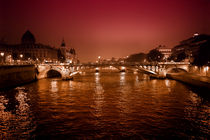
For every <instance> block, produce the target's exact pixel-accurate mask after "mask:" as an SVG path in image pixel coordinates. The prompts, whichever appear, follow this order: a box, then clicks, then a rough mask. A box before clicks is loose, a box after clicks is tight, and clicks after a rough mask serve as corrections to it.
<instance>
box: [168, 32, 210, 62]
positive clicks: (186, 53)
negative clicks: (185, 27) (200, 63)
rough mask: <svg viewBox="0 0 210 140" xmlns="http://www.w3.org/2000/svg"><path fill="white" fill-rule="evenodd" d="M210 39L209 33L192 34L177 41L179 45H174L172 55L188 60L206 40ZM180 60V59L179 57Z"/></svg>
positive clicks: (195, 54)
mask: <svg viewBox="0 0 210 140" xmlns="http://www.w3.org/2000/svg"><path fill="white" fill-rule="evenodd" d="M209 40H210V36H209V35H205V34H200V35H199V34H198V33H196V34H194V35H193V36H192V37H190V38H188V39H186V40H183V41H181V42H180V43H179V45H177V46H175V47H174V48H173V49H172V57H173V58H174V59H175V60H176V59H179V57H181V58H185V59H184V60H183V61H190V62H192V61H193V60H194V57H195V56H197V54H198V52H199V50H200V46H201V45H202V44H204V43H206V42H207V41H209ZM180 60H181V59H180Z"/></svg>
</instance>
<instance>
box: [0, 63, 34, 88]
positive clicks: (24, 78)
mask: <svg viewBox="0 0 210 140" xmlns="http://www.w3.org/2000/svg"><path fill="white" fill-rule="evenodd" d="M35 80H36V68H35V66H34V65H3V66H0V90H4V89H8V88H12V87H16V86H18V85H22V84H26V83H30V82H32V81H35Z"/></svg>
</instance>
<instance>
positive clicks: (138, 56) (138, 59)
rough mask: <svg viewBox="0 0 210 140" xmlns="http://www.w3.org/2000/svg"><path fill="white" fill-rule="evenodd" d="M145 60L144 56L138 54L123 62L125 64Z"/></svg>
mask: <svg viewBox="0 0 210 140" xmlns="http://www.w3.org/2000/svg"><path fill="white" fill-rule="evenodd" d="M145 58H146V54H144V53H138V54H132V55H130V56H129V57H128V58H127V59H126V60H125V61H126V62H144V59H145Z"/></svg>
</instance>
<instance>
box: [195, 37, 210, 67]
mask: <svg viewBox="0 0 210 140" xmlns="http://www.w3.org/2000/svg"><path fill="white" fill-rule="evenodd" d="M209 53H210V40H208V41H207V42H205V43H204V44H202V45H201V46H200V48H199V51H198V53H197V54H196V55H195V56H194V61H193V64H194V65H197V66H203V65H207V64H208V63H209V62H210V55H209Z"/></svg>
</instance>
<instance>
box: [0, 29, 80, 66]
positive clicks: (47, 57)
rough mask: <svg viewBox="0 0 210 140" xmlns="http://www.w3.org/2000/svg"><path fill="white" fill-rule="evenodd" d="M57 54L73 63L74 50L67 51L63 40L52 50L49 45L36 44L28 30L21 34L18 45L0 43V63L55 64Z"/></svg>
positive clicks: (57, 59)
mask: <svg viewBox="0 0 210 140" xmlns="http://www.w3.org/2000/svg"><path fill="white" fill-rule="evenodd" d="M59 52H60V53H61V56H64V58H63V60H64V61H65V60H66V61H67V62H68V61H69V60H71V61H72V62H73V61H75V58H76V53H75V50H74V51H73V52H72V51H71V50H67V49H66V46H65V42H64V40H63V42H62V44H61V47H60V48H53V47H51V46H49V45H44V44H41V43H36V39H35V37H34V35H33V34H32V33H31V32H30V31H29V30H27V31H26V32H25V33H24V34H23V36H22V38H21V43H20V44H14V45H10V44H6V43H3V42H0V57H1V58H0V59H1V62H3V61H4V62H12V61H28V62H30V61H32V62H34V61H36V62H39V63H40V62H57V61H59V58H58V57H59V55H58V54H59ZM65 58H66V59H65ZM66 61H65V62H66Z"/></svg>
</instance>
